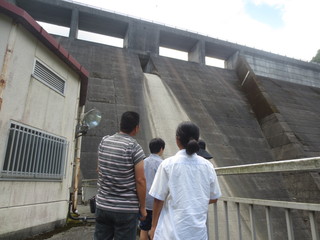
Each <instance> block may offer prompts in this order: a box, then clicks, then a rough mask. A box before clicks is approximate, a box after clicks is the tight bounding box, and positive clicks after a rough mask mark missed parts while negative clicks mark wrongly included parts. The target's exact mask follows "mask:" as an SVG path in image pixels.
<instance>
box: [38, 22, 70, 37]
mask: <svg viewBox="0 0 320 240" xmlns="http://www.w3.org/2000/svg"><path fill="white" fill-rule="evenodd" d="M37 23H39V25H40V26H41V27H43V29H44V30H46V31H47V32H48V33H50V34H54V35H59V36H63V37H68V36H69V32H70V28H68V27H63V26H59V25H55V24H51V23H45V22H40V21H37Z"/></svg>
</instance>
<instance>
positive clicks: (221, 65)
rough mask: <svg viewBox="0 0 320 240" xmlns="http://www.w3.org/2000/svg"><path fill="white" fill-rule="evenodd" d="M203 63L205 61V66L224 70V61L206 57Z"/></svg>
mask: <svg viewBox="0 0 320 240" xmlns="http://www.w3.org/2000/svg"><path fill="white" fill-rule="evenodd" d="M205 61H206V65H208V66H213V67H218V68H225V66H224V60H222V59H218V58H212V57H206V58H205Z"/></svg>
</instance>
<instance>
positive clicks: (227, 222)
mask: <svg viewBox="0 0 320 240" xmlns="http://www.w3.org/2000/svg"><path fill="white" fill-rule="evenodd" d="M223 205H224V215H225V217H226V238H227V240H230V229H229V214H228V202H227V201H223Z"/></svg>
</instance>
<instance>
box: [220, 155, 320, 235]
mask: <svg viewBox="0 0 320 240" xmlns="http://www.w3.org/2000/svg"><path fill="white" fill-rule="evenodd" d="M301 171H304V172H306V171H307V172H319V171H320V157H315V158H305V159H296V160H287V161H276V162H267V163H258V164H248V165H239V166H232V167H221V168H216V172H217V175H218V176H227V175H238V174H252V173H255V174H256V173H274V172H301ZM221 202H223V204H221ZM319 202H320V199H319ZM231 205H232V206H231ZM231 207H233V208H234V209H235V210H234V211H233V214H230V212H229V209H230V208H231ZM219 208H220V209H219ZM221 208H223V209H221ZM241 208H242V209H243V208H246V209H247V211H248V213H249V219H248V222H249V224H248V225H249V232H250V234H249V235H250V236H249V238H250V239H252V240H256V239H268V240H273V239H275V238H274V235H275V234H274V230H273V225H274V224H272V222H273V221H274V218H273V215H272V212H273V213H274V212H276V213H277V214H282V213H283V215H284V216H283V218H284V219H285V225H286V228H285V229H281V230H282V232H285V233H284V234H283V235H287V239H289V240H293V239H298V238H295V235H294V226H293V217H292V213H293V212H294V213H295V215H297V214H299V215H300V216H308V219H306V218H305V217H304V220H305V222H308V223H309V227H306V231H309V233H307V235H310V236H311V237H310V239H312V240H319V239H320V238H319V236H320V234H319V228H318V226H317V221H319V217H320V216H319V215H320V204H314V203H301V202H288V201H274V200H265V199H251V198H237V197H222V198H221V199H220V204H214V239H215V240H221V239H227V240H229V239H239V240H242V239H245V240H247V239H248V234H247V235H246V237H244V236H243V226H242V221H241V211H240V210H241ZM261 208H262V209H264V212H265V225H266V226H265V227H266V236H265V235H263V236H262V237H261V236H260V238H258V237H257V231H256V219H255V213H256V209H259V210H260V211H259V214H261ZM218 212H219V213H220V215H221V214H222V215H223V219H224V220H225V221H221V219H219V217H220V216H219V217H218ZM231 216H232V217H233V219H231ZM317 216H318V220H317ZM234 218H235V219H234ZM231 223H232V224H231ZM220 225H224V227H223V228H220V227H219V226H220ZM221 229H223V231H224V233H222V234H221V233H219V231H221ZM231 232H232V233H233V235H232V236H233V237H231ZM234 233H236V236H237V237H236V238H234V235H235V234H234ZM222 236H223V237H222ZM298 240H300V239H298ZM301 240H305V239H301Z"/></svg>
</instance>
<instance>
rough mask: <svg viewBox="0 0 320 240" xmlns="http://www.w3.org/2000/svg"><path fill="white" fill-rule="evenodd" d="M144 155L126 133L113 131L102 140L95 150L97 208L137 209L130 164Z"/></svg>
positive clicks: (115, 210) (135, 162) (135, 210)
mask: <svg viewBox="0 0 320 240" xmlns="http://www.w3.org/2000/svg"><path fill="white" fill-rule="evenodd" d="M144 158H145V154H144V152H143V150H142V148H141V146H140V145H139V144H138V143H137V141H136V140H135V139H134V138H132V137H131V136H129V135H128V134H124V133H116V134H114V135H112V136H105V137H104V138H103V139H102V141H101V143H100V145H99V149H98V172H99V173H98V175H99V176H98V194H97V197H96V204H97V207H98V208H100V209H103V210H108V211H114V212H127V213H135V212H138V211H139V201H138V197H137V191H136V182H135V174H134V166H135V165H136V164H137V163H138V162H140V161H141V160H143V159H144Z"/></svg>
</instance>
